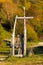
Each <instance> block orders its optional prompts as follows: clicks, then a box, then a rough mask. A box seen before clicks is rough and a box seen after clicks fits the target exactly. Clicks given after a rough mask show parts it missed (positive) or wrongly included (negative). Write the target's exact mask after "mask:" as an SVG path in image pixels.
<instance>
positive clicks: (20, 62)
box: [0, 42, 43, 65]
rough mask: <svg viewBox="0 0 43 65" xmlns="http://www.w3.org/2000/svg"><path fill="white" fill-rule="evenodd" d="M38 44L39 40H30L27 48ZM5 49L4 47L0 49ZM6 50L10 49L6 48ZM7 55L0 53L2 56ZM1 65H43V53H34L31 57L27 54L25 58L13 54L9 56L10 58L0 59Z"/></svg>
mask: <svg viewBox="0 0 43 65" xmlns="http://www.w3.org/2000/svg"><path fill="white" fill-rule="evenodd" d="M36 44H38V43H37V42H36V43H35V42H28V44H27V48H29V47H30V46H33V45H36ZM0 50H2V51H3V49H0ZM4 50H5V51H6V50H8V51H9V49H7V48H5V49H4ZM2 56H6V55H3V54H0V57H2ZM0 65H43V54H33V55H32V56H31V57H30V56H29V55H28V56H25V57H23V58H16V57H13V56H9V57H8V58H5V60H4V61H0Z"/></svg>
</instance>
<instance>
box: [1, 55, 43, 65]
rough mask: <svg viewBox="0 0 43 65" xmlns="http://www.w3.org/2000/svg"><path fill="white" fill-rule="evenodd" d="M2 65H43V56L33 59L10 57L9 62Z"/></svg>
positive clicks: (6, 61) (36, 56) (33, 57)
mask: <svg viewBox="0 0 43 65" xmlns="http://www.w3.org/2000/svg"><path fill="white" fill-rule="evenodd" d="M0 65H43V55H34V56H32V57H23V58H16V57H13V56H11V57H9V58H7V60H5V61H2V62H0Z"/></svg>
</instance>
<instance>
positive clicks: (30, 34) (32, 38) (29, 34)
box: [27, 25, 38, 41]
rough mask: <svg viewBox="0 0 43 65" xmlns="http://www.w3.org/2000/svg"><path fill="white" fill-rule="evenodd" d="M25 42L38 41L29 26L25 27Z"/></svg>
mask: <svg viewBox="0 0 43 65" xmlns="http://www.w3.org/2000/svg"><path fill="white" fill-rule="evenodd" d="M27 40H28V41H36V40H38V37H37V34H36V32H35V31H34V29H33V28H31V27H30V26H29V25H27Z"/></svg>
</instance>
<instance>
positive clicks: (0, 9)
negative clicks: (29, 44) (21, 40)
mask: <svg viewBox="0 0 43 65" xmlns="http://www.w3.org/2000/svg"><path fill="white" fill-rule="evenodd" d="M11 2H12V3H11ZM23 6H25V8H26V16H33V17H34V19H31V20H26V21H27V22H26V23H27V24H26V25H27V40H28V41H37V40H39V39H41V40H42V39H43V1H42V0H35V1H33V0H28V1H27V0H24V1H22V0H18V1H17V2H15V1H13V0H7V1H6V0H0V28H1V30H0V33H1V34H0V40H2V38H3V39H4V38H9V33H10V34H11V35H12V31H13V25H14V21H15V16H16V14H17V15H18V16H23V8H22V7H23ZM21 21H22V22H21ZM20 22H21V23H20ZM9 24H10V25H9ZM21 25H22V27H21ZM5 33H6V34H5ZM18 33H19V34H20V35H23V20H18V23H17V27H16V35H17V34H18ZM4 35H5V36H4ZM6 35H7V37H6ZM1 37H2V38H1Z"/></svg>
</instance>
